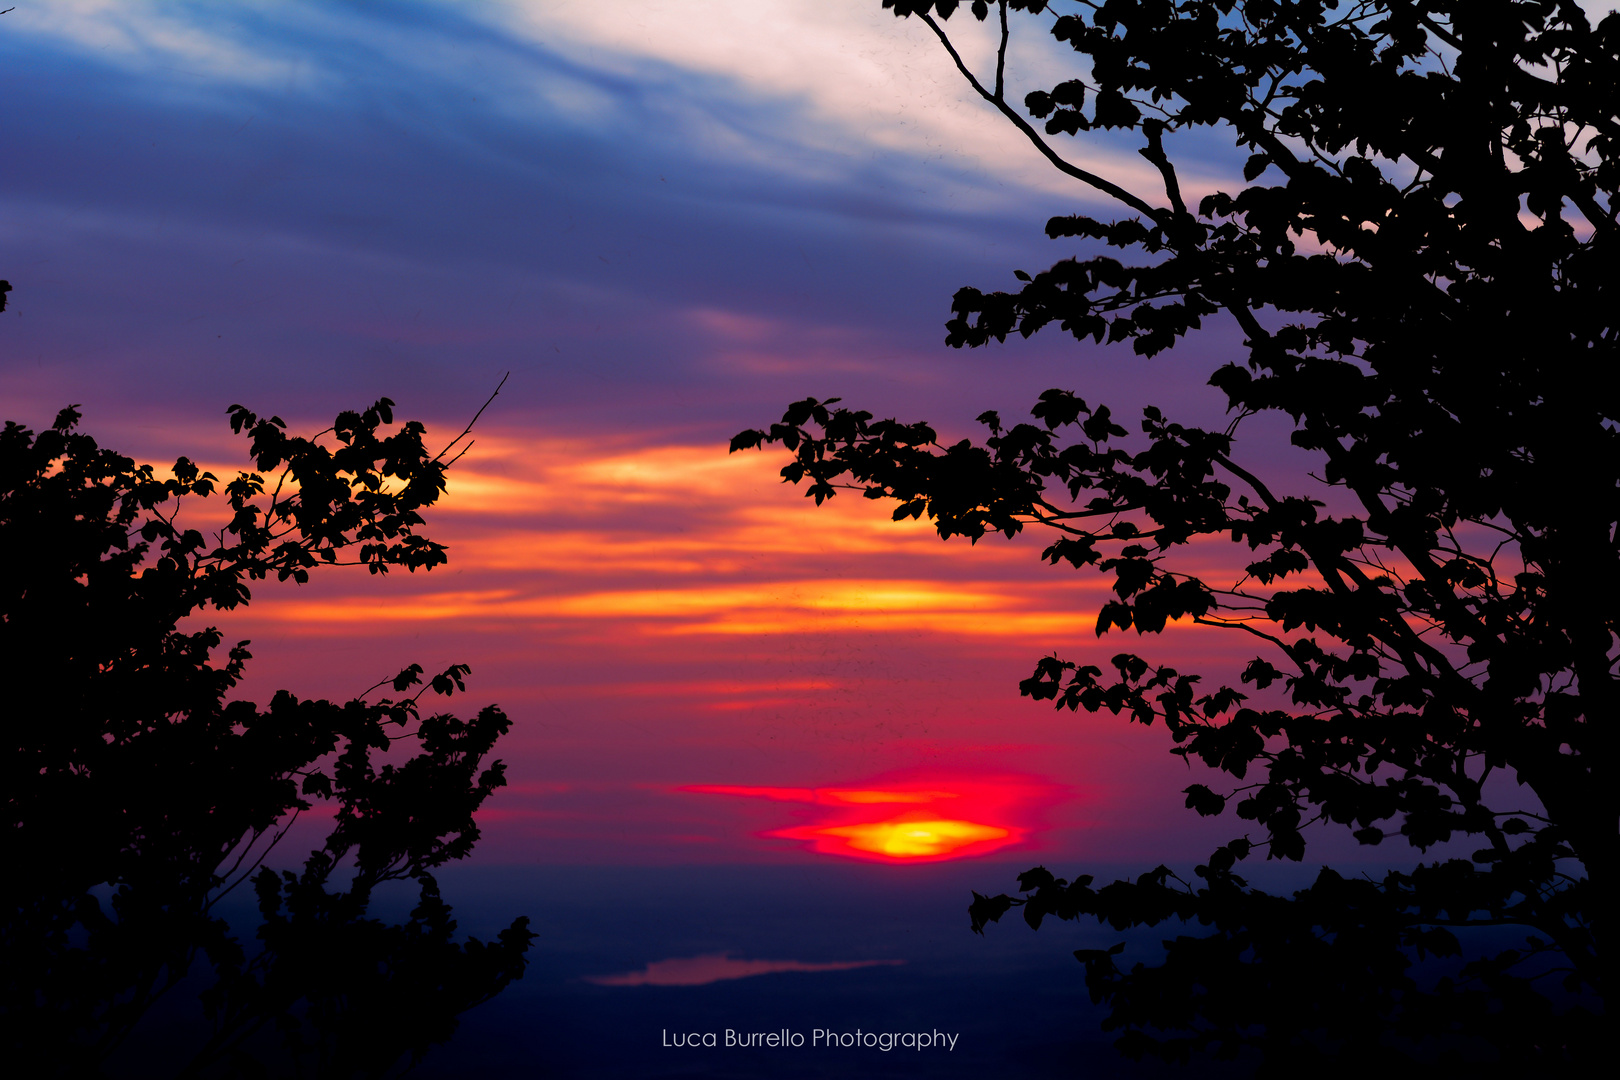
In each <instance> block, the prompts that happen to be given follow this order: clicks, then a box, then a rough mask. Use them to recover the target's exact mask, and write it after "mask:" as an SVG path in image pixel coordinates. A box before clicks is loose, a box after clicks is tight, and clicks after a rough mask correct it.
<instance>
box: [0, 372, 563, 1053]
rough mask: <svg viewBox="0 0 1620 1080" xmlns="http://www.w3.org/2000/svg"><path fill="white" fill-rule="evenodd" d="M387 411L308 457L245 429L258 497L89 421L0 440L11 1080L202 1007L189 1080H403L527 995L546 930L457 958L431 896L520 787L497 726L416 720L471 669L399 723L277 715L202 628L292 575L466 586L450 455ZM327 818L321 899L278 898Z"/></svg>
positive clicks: (343, 712)
mask: <svg viewBox="0 0 1620 1080" xmlns="http://www.w3.org/2000/svg"><path fill="white" fill-rule="evenodd" d="M392 404H393V403H392V402H390V401H389V400H388V399H386V398H384V399H382V400H380V401H378V402H377V403H376V404H375V405H373V406H372V407H371V408H369V409H366V410H364V411H362V412H353V411H349V412H344V413H341V414H340V415H339V416H338V417H337V419H336V421H335V422H334V424H333V426H332V428H331V429H329V430H328V431H326V432H323V433H321V434H320V435H318V436H316V437H314V438H310V439H306V438H301V437H294V436H290V435H288V434H287V433H286V432H285V430H284V429H285V425H284V424H283V422H282V421H281V419H280V418H279V417H270V418H268V419H260V418H259V417H257V416H255V415H254V414H253V413H252V412H249V411H248V410H246V409H244V408H242V407H241V406H232V408H231V410H230V420H231V426H232V429H233V430H234V431H236V432H238V433H246V435H247V438H248V440H249V451H250V453H251V455H252V457H253V459H254V469H255V471H252V472H243V473H241V474H240V475H238V476H237V477H236V478H235V479H233V480H231V481H230V482H229V483H226V484H224V485H220V484H219V482H218V481H217V479H216V478H215V477H214V476H213V475H212V474H210V473H207V472H203V471H201V470H200V469H199V468H198V467H197V466H196V465H195V464H194V463H192V462H191V461H189V460H187V459H186V458H181V459H179V460H178V461H176V462H175V464H174V468H173V471H172V476H171V477H168V478H164V477H162V476H160V475H159V474H158V473H157V472H156V471H154V469H153V468H152V467H151V466H150V465H137V464H136V463H135V462H134V461H132V460H131V459H130V458H128V457H124V456H122V455H119V454H116V453H114V452H112V451H110V450H107V449H104V448H102V447H99V446H97V445H96V442H95V441H94V440H93V439H92V438H91V437H89V436H88V435H84V434H81V433H79V432H78V431H76V430H75V428H76V425H77V423H78V421H79V414H78V412H77V411H76V410H75V409H73V408H68V409H64V410H62V412H61V413H60V415H58V417H57V418H56V421H55V423H54V424H53V425H52V426H51V427H50V428H49V429H48V430H46V431H43V432H40V433H39V434H38V435H37V436H35V435H34V434H33V433H32V432H31V431H29V430H27V429H26V428H24V427H21V426H19V425H18V424H16V423H12V422H8V423H7V424H6V427H5V430H4V432H3V434H0V566H4V568H5V574H4V577H3V578H0V612H3V614H4V620H3V622H0V666H3V673H4V685H5V688H6V696H7V701H6V721H5V738H6V753H5V757H4V766H3V767H4V785H3V786H4V794H5V814H6V817H5V822H4V832H3V834H0V866H3V867H4V868H5V870H4V873H3V874H0V894H3V900H4V905H5V906H4V910H3V914H0V987H3V990H0V994H3V998H0V1007H3V1019H0V1023H3V1025H4V1027H3V1034H4V1045H5V1046H6V1048H7V1049H8V1050H9V1051H10V1054H9V1055H8V1060H11V1061H15V1062H27V1061H32V1062H34V1063H35V1065H34V1066H32V1067H31V1068H32V1069H34V1070H35V1071H37V1072H39V1073H47V1072H50V1071H52V1070H54V1071H56V1072H58V1073H60V1074H63V1075H73V1076H80V1075H94V1074H96V1073H97V1072H98V1071H99V1070H100V1069H101V1067H102V1066H103V1065H104V1064H105V1063H106V1062H107V1061H108V1059H109V1058H110V1057H111V1056H112V1055H113V1054H114V1053H115V1051H116V1050H117V1049H118V1047H119V1045H120V1043H122V1042H123V1041H124V1040H125V1039H126V1037H127V1036H128V1035H129V1034H130V1032H131V1031H132V1029H133V1028H134V1027H135V1025H136V1024H137V1023H138V1022H139V1021H140V1020H141V1019H142V1017H143V1016H145V1015H147V1014H148V1012H149V1011H150V1010H151V1009H152V1007H153V1006H154V1004H155V1003H157V1002H158V1001H160V1000H161V999H163V998H164V996H165V995H171V996H172V995H176V994H188V993H189V994H192V995H195V994H198V993H199V992H200V994H201V1007H202V1013H203V1015H205V1016H206V1019H207V1024H206V1031H205V1032H204V1033H203V1034H202V1035H200V1036H199V1037H198V1039H197V1043H196V1045H194V1046H189V1047H181V1046H178V1045H176V1046H174V1047H172V1048H171V1050H170V1052H169V1055H170V1057H171V1059H172V1062H173V1068H174V1071H175V1072H176V1073H177V1074H180V1075H187V1076H201V1075H222V1074H231V1075H234V1074H238V1073H241V1074H245V1075H267V1074H269V1073H278V1074H279V1073H286V1072H288V1071H292V1070H294V1069H297V1070H299V1071H304V1070H305V1069H309V1070H313V1071H314V1072H315V1073H317V1074H318V1075H320V1076H348V1075H354V1074H357V1073H360V1074H365V1075H381V1074H382V1073H383V1072H385V1071H386V1070H388V1069H389V1068H390V1066H393V1065H395V1064H396V1063H398V1062H401V1061H402V1059H408V1060H410V1061H415V1060H419V1059H420V1058H421V1056H422V1055H423V1054H424V1053H425V1052H426V1051H427V1049H428V1048H429V1047H430V1046H431V1045H432V1044H434V1043H438V1042H443V1041H444V1040H446V1039H448V1038H449V1037H450V1034H451V1033H452V1032H453V1031H454V1029H455V1026H456V1015H457V1014H458V1013H460V1012H462V1011H464V1010H465V1009H467V1008H469V1007H471V1006H472V1005H474V1004H477V1003H478V1002H480V1001H483V1000H485V999H487V998H488V997H490V996H491V995H493V994H495V993H497V992H498V991H499V990H500V989H501V988H502V987H504V986H505V985H506V984H507V983H508V982H509V981H511V980H512V979H514V978H518V977H520V975H521V973H522V970H523V965H524V958H523V957H524V952H525V951H526V949H527V948H528V944H529V941H530V939H531V938H532V937H533V935H532V934H530V933H529V931H528V930H527V928H526V927H527V922H528V920H527V919H518V920H517V921H516V922H514V923H513V924H512V925H511V926H510V927H509V928H508V929H506V930H504V931H501V933H500V934H499V937H498V939H497V940H496V941H493V942H489V943H484V942H480V941H477V940H469V941H467V942H465V943H462V944H457V943H456V942H455V941H454V931H455V923H454V921H453V920H452V919H451V915H450V908H449V907H448V906H447V905H446V904H445V903H444V901H443V900H442V899H441V897H440V895H439V890H438V886H437V885H436V883H435V881H434V878H433V874H432V870H433V869H434V868H435V867H437V866H440V865H441V864H443V863H445V862H447V861H449V860H452V859H459V858H463V857H465V856H466V855H467V854H468V852H469V851H471V849H472V846H473V843H474V841H475V840H476V839H477V838H478V827H477V825H476V824H475V823H474V821H473V817H472V814H473V811H474V810H476V809H477V808H478V807H479V805H480V804H482V803H483V801H484V800H485V799H486V798H488V797H489V795H490V794H491V793H492V792H493V791H494V790H495V789H496V788H498V787H500V786H501V785H502V784H503V783H504V782H505V781H504V779H503V772H504V767H503V766H502V764H501V763H500V762H499V761H495V762H493V763H490V764H489V765H487V766H485V765H484V764H483V762H484V759H485V757H486V756H487V755H488V754H489V752H490V750H491V748H492V747H493V745H494V743H495V741H496V740H497V739H498V738H499V737H500V735H501V734H503V733H504V732H505V731H506V730H507V728H508V726H509V721H508V720H507V718H506V716H505V715H504V714H502V713H501V711H500V710H499V709H497V708H495V707H494V706H490V707H488V708H485V709H483V710H482V711H481V712H479V713H478V715H477V716H476V717H475V718H473V719H470V720H461V719H457V718H456V717H455V716H453V715H449V714H433V715H423V711H422V710H421V709H420V708H419V699H420V698H421V696H422V694H423V693H425V692H426V691H427V690H429V689H431V690H433V691H434V692H435V693H436V694H440V695H448V694H451V693H453V692H455V691H457V690H461V689H464V683H463V677H464V676H465V675H466V674H467V672H468V669H467V667H466V666H464V665H456V666H454V667H452V668H450V669H449V670H448V671H446V672H444V673H443V674H440V675H437V676H435V677H433V678H432V679H431V680H429V681H428V682H427V683H426V684H425V685H424V684H423V681H422V675H423V671H422V668H421V667H420V666H419V665H414V664H413V665H411V666H410V667H409V668H407V669H406V670H404V671H403V672H401V673H400V674H399V675H398V676H397V677H396V678H394V679H392V680H389V681H385V683H380V684H378V686H377V687H373V688H372V690H377V689H379V688H382V687H383V686H387V687H389V689H390V690H391V693H392V694H393V695H395V696H391V697H384V698H380V699H377V700H366V698H367V697H368V696H369V694H370V691H368V692H367V693H366V694H362V695H361V696H360V697H359V698H357V699H355V700H353V701H349V702H346V703H342V704H339V703H336V702H332V701H325V700H300V699H299V698H297V697H294V696H293V695H292V694H290V693H288V692H286V691H280V692H277V693H276V694H275V695H274V697H273V698H272V700H271V701H270V703H269V705H268V706H266V707H264V708H260V707H259V706H257V705H255V704H253V703H252V702H249V701H242V700H228V695H229V694H230V692H231V690H232V688H233V687H235V686H236V685H237V683H238V681H239V680H240V678H241V676H242V673H243V669H244V665H245V664H246V662H247V661H248V659H249V653H248V651H247V648H246V646H247V644H248V643H247V642H245V641H244V642H239V643H238V644H236V645H235V646H233V647H231V648H230V649H229V650H227V651H226V654H225V656H224V657H223V658H220V657H218V656H217V655H216V653H217V651H218V649H219V646H220V644H221V635H220V632H219V631H218V630H217V629H214V628H212V627H208V628H202V629H193V628H192V627H194V626H196V625H197V624H196V622H195V621H194V620H195V617H197V616H201V615H203V614H205V613H206V612H207V611H209V610H210V609H212V610H214V611H229V610H232V609H234V608H237V607H239V606H241V605H243V604H246V603H247V602H248V601H249V599H250V591H249V583H250V582H254V581H259V580H263V579H265V578H268V577H270V576H274V577H275V578H277V579H278V580H281V581H286V580H287V579H289V578H291V579H293V580H294V581H297V582H303V581H306V580H307V579H308V577H309V575H310V573H311V572H312V571H313V570H314V569H315V568H317V567H320V566H326V565H339V564H349V565H363V566H365V567H366V568H367V570H369V571H370V572H371V573H374V574H377V573H384V572H387V571H388V570H390V569H392V568H395V567H404V568H405V569H407V570H411V571H414V570H417V569H422V570H427V569H431V568H432V567H434V566H436V565H438V564H439V563H442V562H444V561H445V549H444V548H443V546H442V545H439V544H436V543H434V542H432V541H431V540H428V539H427V538H426V537H424V536H422V535H421V534H420V533H419V532H418V531H417V527H418V526H420V525H421V524H422V518H421V515H420V513H419V511H421V510H422V509H424V508H425V507H427V506H429V505H431V504H432V503H433V502H434V501H435V500H436V499H437V498H438V496H439V494H440V493H441V492H442V491H443V490H444V476H445V469H446V467H447V464H448V462H446V460H445V452H441V453H440V454H438V455H436V456H430V455H429V454H428V452H427V451H426V449H425V448H424V446H423V435H424V429H423V427H422V425H421V424H419V423H415V422H411V423H407V424H404V425H402V426H401V427H400V428H398V429H397V430H395V431H394V432H393V433H392V434H386V433H385V432H384V431H383V430H382V429H383V428H385V427H386V426H389V425H392V423H393V418H392V415H391V409H392ZM465 434H466V433H465V432H463V435H465ZM460 441H461V440H460V439H459V438H458V440H457V443H459V442H460ZM457 443H452V446H451V447H447V448H446V452H448V451H449V450H450V449H451V448H453V447H454V446H455V445H456V444H457ZM266 477H268V478H269V479H268V480H267V479H266ZM216 494H223V495H224V497H225V500H226V502H227V503H228V506H229V511H230V519H229V521H228V523H226V524H225V526H224V527H223V529H221V530H220V531H219V532H218V533H216V534H214V535H212V536H205V535H204V534H203V533H202V532H200V531H198V530H196V529H190V528H186V527H184V526H183V525H182V523H181V521H180V508H181V506H182V505H188V504H191V503H193V502H195V501H196V500H199V499H205V498H208V497H210V496H213V495H216ZM188 618H191V619H192V620H193V621H191V622H188V623H187V624H186V626H185V627H182V624H181V621H182V620H185V619H188ZM413 687H415V688H416V689H415V691H414V692H412V688H413ZM317 805H324V806H326V807H329V808H331V809H334V810H335V817H334V819H333V826H332V828H331V831H330V833H329V834H328V835H327V836H326V838H325V841H324V843H323V844H322V846H321V847H320V848H319V849H318V850H315V851H313V852H310V854H309V856H308V858H307V859H306V860H305V861H304V863H303V868H302V871H301V872H292V871H284V872H281V873H276V872H274V871H273V870H271V869H270V868H269V867H268V866H266V865H265V862H266V857H267V856H269V855H270V853H271V852H272V850H273V849H274V848H275V847H276V844H277V842H278V841H280V840H281V839H282V838H283V837H284V836H286V835H287V833H288V829H289V828H290V827H291V825H292V823H293V822H294V821H296V820H297V819H298V818H299V816H300V814H301V813H303V812H305V811H309V810H311V809H312V808H314V807H316V806H317ZM407 880H408V881H412V882H414V883H415V886H416V889H417V891H418V897H419V898H418V902H417V904H416V907H415V909H414V910H413V911H412V912H411V915H410V918H409V920H408V921H406V922H403V923H400V924H397V925H390V924H388V923H386V922H384V921H382V920H380V919H377V918H374V917H371V916H369V915H368V905H369V903H370V901H371V899H372V894H373V892H374V890H376V888H377V887H378V886H379V885H382V884H383V883H385V882H390V881H407ZM244 883H250V885H251V889H252V890H253V892H254V893H255V894H256V895H257V900H258V909H259V912H260V914H261V916H262V918H263V924H262V926H261V928H260V929H259V931H258V935H257V943H256V944H255V945H253V946H251V947H245V946H244V944H243V943H242V942H241V941H239V940H238V939H237V937H236V936H235V935H234V934H233V931H232V928H231V927H230V926H228V925H227V923H226V921H225V920H224V919H223V918H222V917H221V915H220V907H219V905H220V902H221V901H222V900H223V899H224V898H225V897H227V896H229V895H230V894H231V893H232V892H233V891H234V890H236V889H237V888H238V887H240V886H241V885H243V884H244Z"/></svg>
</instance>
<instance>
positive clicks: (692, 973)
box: [585, 952, 905, 986]
mask: <svg viewBox="0 0 1620 1080" xmlns="http://www.w3.org/2000/svg"><path fill="white" fill-rule="evenodd" d="M903 963H905V961H904V960H835V961H832V962H830V963H808V962H806V961H803V960H740V959H738V958H736V957H734V956H732V955H731V954H730V953H723V952H722V953H704V954H703V955H702V956H682V957H673V958H671V959H669V960H654V961H653V962H652V963H650V964H648V965H647V966H646V967H645V968H643V969H642V970H640V971H631V972H627V973H625V974H623V975H594V976H589V977H587V978H586V980H585V981H586V982H593V983H595V984H596V985H598V986H707V985H708V984H709V983H717V982H724V981H725V980H727V979H746V978H749V977H750V976H753V975H774V974H776V973H778V972H782V971H853V970H855V969H856V968H868V967H893V966H895V965H898V964H903Z"/></svg>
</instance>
